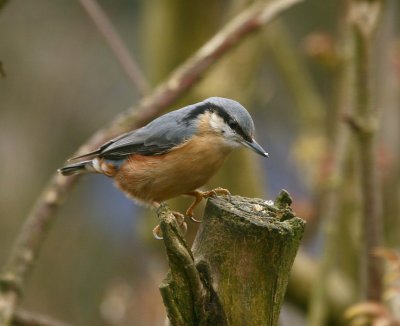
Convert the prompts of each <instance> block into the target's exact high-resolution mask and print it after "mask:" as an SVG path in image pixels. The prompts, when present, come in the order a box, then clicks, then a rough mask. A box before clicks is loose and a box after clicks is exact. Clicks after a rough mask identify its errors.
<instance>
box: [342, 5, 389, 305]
mask: <svg viewBox="0 0 400 326" xmlns="http://www.w3.org/2000/svg"><path fill="white" fill-rule="evenodd" d="M382 6H383V1H381V0H352V1H350V3H349V22H350V27H351V31H352V32H351V33H352V39H353V60H352V69H353V73H354V79H355V80H354V86H353V87H354V112H353V114H354V115H355V117H354V118H353V120H351V123H352V126H353V128H352V130H353V131H354V133H355V135H356V137H357V140H358V150H359V161H360V162H359V168H360V173H361V185H360V186H361V193H362V216H363V220H362V230H363V231H362V243H363V245H364V246H363V249H362V250H363V253H362V255H361V256H362V266H361V270H362V272H363V273H364V274H363V275H362V277H361V279H362V287H363V292H364V295H363V296H364V297H365V299H368V300H376V301H379V300H380V299H381V292H382V271H381V262H380V261H379V259H378V258H377V257H374V256H373V255H372V252H373V250H374V248H376V247H378V246H380V245H381V243H382V230H383V225H382V223H383V222H382V208H381V191H380V186H379V176H378V166H377V157H378V153H377V147H376V141H377V133H376V131H377V128H376V127H374V126H375V125H376V121H377V113H376V110H375V109H374V107H373V103H372V95H371V93H372V92H371V79H372V76H371V44H372V41H373V39H374V32H375V30H376V28H377V26H378V22H379V18H380V16H381V13H382Z"/></svg>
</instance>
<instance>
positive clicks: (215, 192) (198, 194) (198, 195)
mask: <svg viewBox="0 0 400 326" xmlns="http://www.w3.org/2000/svg"><path fill="white" fill-rule="evenodd" d="M187 194H188V195H190V196H193V197H195V199H194V202H193V203H192V204H191V205H190V207H189V208H188V209H187V211H186V216H189V217H190V219H191V220H192V221H193V222H195V223H200V222H201V221H200V220H197V219H196V218H195V217H194V212H193V211H194V209H195V207H196V206H197V205H198V204H199V203H200V202H201V200H202V199H203V198H209V197H216V196H219V195H223V196H230V195H231V193H230V192H229V190H228V189H225V188H221V187H218V188H215V189H212V190H209V191H200V190H195V191H192V192H190V193H187Z"/></svg>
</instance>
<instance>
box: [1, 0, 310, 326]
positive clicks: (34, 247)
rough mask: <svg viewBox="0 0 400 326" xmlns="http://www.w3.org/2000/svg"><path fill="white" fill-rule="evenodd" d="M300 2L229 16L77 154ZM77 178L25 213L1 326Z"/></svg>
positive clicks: (165, 100) (147, 116)
mask: <svg viewBox="0 0 400 326" xmlns="http://www.w3.org/2000/svg"><path fill="white" fill-rule="evenodd" d="M301 1H303V0H275V1H272V2H269V3H267V4H260V3H257V4H255V5H253V6H251V7H250V8H248V9H247V10H245V11H243V12H242V13H241V14H240V15H239V16H238V17H236V18H234V19H233V20H232V21H231V22H230V23H228V24H227V26H225V27H224V28H223V29H222V30H221V31H219V32H218V33H217V34H216V35H214V37H212V38H211V39H210V40H209V41H208V42H207V43H206V44H205V45H204V46H203V47H201V48H200V49H199V50H198V51H197V52H196V53H195V54H194V55H193V56H192V57H191V58H189V59H188V60H187V61H186V62H184V63H183V64H182V65H181V66H179V67H178V68H177V69H176V70H175V71H174V72H173V73H172V74H171V75H170V76H169V78H167V80H166V81H165V82H164V83H162V84H161V85H159V86H158V87H157V88H156V89H155V90H154V91H153V92H151V93H150V94H149V95H148V96H146V97H145V98H143V99H142V100H141V101H140V102H139V103H138V105H137V106H135V107H133V108H130V109H128V110H127V111H125V112H123V113H122V114H120V115H118V116H117V117H116V118H115V119H114V120H113V121H112V123H111V124H110V125H109V126H108V127H106V128H103V129H100V130H99V131H98V132H96V133H95V134H94V135H93V136H92V137H91V138H90V139H89V140H88V141H87V142H86V143H85V144H84V145H82V146H81V147H80V148H79V150H78V151H77V153H76V154H82V153H84V152H87V151H90V150H93V149H95V148H97V147H98V146H100V145H101V144H102V143H103V142H105V141H106V140H108V139H110V138H112V137H114V136H116V135H118V134H120V133H122V132H125V131H127V130H129V129H133V128H137V127H139V126H142V125H143V124H145V123H146V122H148V121H149V120H151V119H153V118H155V117H156V116H157V115H158V114H160V112H162V111H163V110H164V109H165V108H167V107H168V106H169V105H171V104H172V103H173V102H174V101H175V100H176V99H178V98H179V97H180V96H182V95H183V94H184V93H185V92H186V91H187V90H188V89H189V88H191V87H192V86H193V85H194V84H195V83H196V82H197V81H198V80H199V79H200V77H201V76H202V75H203V74H204V73H205V71H207V70H208V69H209V68H210V66H211V65H212V64H214V63H215V62H216V61H217V60H218V59H220V58H221V57H222V56H223V55H224V54H225V53H227V52H228V51H229V50H231V49H232V48H233V47H234V46H235V45H237V44H238V43H240V42H241V41H242V40H243V39H244V38H245V37H247V36H248V35H249V34H251V33H252V32H255V31H257V30H259V29H260V28H261V27H262V26H263V25H265V24H266V23H268V22H270V21H271V20H273V19H274V18H275V17H277V16H278V15H279V14H280V13H282V12H283V11H284V10H286V9H288V8H290V7H291V6H293V5H295V4H297V3H299V2H301ZM78 179H79V176H71V177H68V178H65V177H62V176H60V175H57V174H55V175H54V176H53V177H52V178H51V180H50V182H49V183H48V185H47V187H46V188H45V189H44V191H43V193H42V194H41V196H40V197H39V198H38V199H37V202H36V205H35V206H34V208H33V209H32V211H31V212H30V214H29V215H28V217H27V219H26V221H25V223H24V225H23V227H22V229H21V231H20V233H19V235H18V236H17V239H16V241H15V244H14V247H13V250H12V251H11V253H10V256H9V259H8V261H7V264H6V265H5V267H4V269H3V274H2V277H1V282H2V284H3V286H2V287H1V288H0V325H7V324H8V321H9V320H10V318H11V316H12V314H13V311H14V310H15V306H16V304H17V302H18V299H19V296H18V290H17V289H21V286H22V283H23V281H24V280H25V279H26V277H27V276H28V274H29V272H30V271H31V269H32V265H33V263H34V261H35V260H36V258H37V256H38V254H39V251H40V248H41V246H42V244H43V242H44V239H45V236H46V234H47V230H48V228H49V227H50V225H51V223H52V222H53V217H54V215H55V213H56V212H57V210H58V208H59V207H60V205H61V203H62V202H63V199H64V197H65V196H66V194H67V193H68V192H69V191H70V190H71V188H72V187H73V185H74V184H75V183H76V182H77V180H78Z"/></svg>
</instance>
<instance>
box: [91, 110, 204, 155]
mask: <svg viewBox="0 0 400 326" xmlns="http://www.w3.org/2000/svg"><path fill="white" fill-rule="evenodd" d="M192 109H193V106H188V107H185V108H183V109H180V110H177V111H172V112H170V113H167V114H165V115H163V116H161V117H159V118H157V119H155V120H153V121H152V122H150V123H149V124H147V125H146V126H144V127H142V128H140V129H137V130H134V131H132V132H129V133H126V134H124V135H121V136H119V137H117V138H115V139H113V140H111V141H109V142H108V143H106V144H104V145H103V146H101V147H100V151H99V153H98V156H99V157H104V158H107V159H123V158H125V157H126V156H128V155H131V154H140V155H159V154H163V153H166V152H168V151H169V150H170V149H171V148H173V147H175V146H178V145H180V144H182V143H184V142H185V141H186V140H188V139H189V138H190V137H191V136H192V135H193V134H194V133H195V132H196V124H195V123H193V122H192V121H188V119H187V117H188V115H189V114H190V112H191V110H192Z"/></svg>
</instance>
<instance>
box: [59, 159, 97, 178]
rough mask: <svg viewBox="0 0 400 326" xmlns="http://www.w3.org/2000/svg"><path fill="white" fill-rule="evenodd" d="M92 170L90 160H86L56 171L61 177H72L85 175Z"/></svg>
mask: <svg viewBox="0 0 400 326" xmlns="http://www.w3.org/2000/svg"><path fill="white" fill-rule="evenodd" d="M92 170H93V162H92V160H87V161H83V162H78V163H73V164H68V165H66V166H64V167H62V168H61V169H58V170H57V171H58V173H60V174H62V175H74V174H80V173H85V172H89V171H92Z"/></svg>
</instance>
